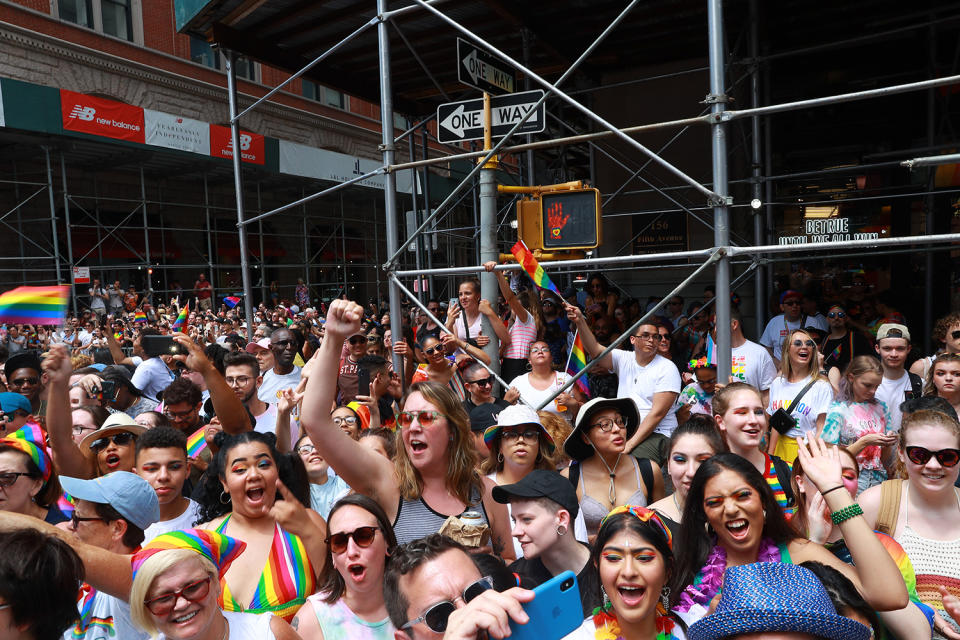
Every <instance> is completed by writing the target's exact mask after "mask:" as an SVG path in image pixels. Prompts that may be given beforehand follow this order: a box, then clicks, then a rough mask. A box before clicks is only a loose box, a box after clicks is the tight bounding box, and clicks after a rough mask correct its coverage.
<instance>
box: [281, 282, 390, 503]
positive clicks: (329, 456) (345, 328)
mask: <svg viewBox="0 0 960 640" xmlns="http://www.w3.org/2000/svg"><path fill="white" fill-rule="evenodd" d="M362 318H363V307H361V306H360V305H358V304H357V303H355V302H350V301H348V300H334V301H333V302H332V303H331V304H330V310H329V312H328V313H327V322H326V336H325V337H324V339H323V342H322V343H321V344H320V348H319V349H317V352H316V353H315V354H314V355H313V357H312V358H311V359H310V361H309V362H308V363H307V366H306V367H304V374H305V375H306V377H307V387H306V391H305V393H304V396H303V404H302V405H301V407H300V425H301V426H302V427H303V429H304V430H305V431H306V433H307V435H309V436H310V440H311V441H312V442H313V445H314V446H315V447H316V448H317V450H318V451H319V452H320V455H322V456H323V457H324V458H325V459H326V460H327V461H329V463H330V466H331V467H333V469H334V471H336V472H337V475H339V476H340V477H341V478H343V480H344V482H346V483H347V484H348V485H350V487H351V488H352V489H353V490H354V491H357V492H358V493H362V494H364V495H367V496H370V497H372V498H374V499H375V500H377V501H378V502H379V503H380V506H382V507H383V508H384V509H385V510H386V511H387V513H388V514H389V513H393V512H394V511H395V510H396V507H397V503H396V501H397V499H398V497H399V492H398V489H397V480H396V473H395V471H394V468H393V463H391V462H390V461H389V460H387V459H386V458H384V457H383V456H381V455H380V454H378V453H376V452H375V451H373V450H372V449H368V448H367V447H365V446H363V445H362V444H360V443H359V442H357V441H356V440H354V439H353V438H351V437H350V436H348V435H347V434H346V433H344V432H343V431H341V430H340V429H339V428H338V427H336V426H335V425H334V424H333V420H332V419H331V418H330V407H331V406H332V405H333V401H334V399H335V398H336V395H337V377H336V375H334V373H333V372H335V371H338V370H339V366H340V349H341V347H342V345H343V341H344V340H345V339H346V338H347V337H348V336H350V335H352V334H353V333H355V332H356V331H357V329H359V328H360V320H361V319H362Z"/></svg>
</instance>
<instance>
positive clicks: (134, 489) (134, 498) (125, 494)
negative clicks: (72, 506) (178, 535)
mask: <svg viewBox="0 0 960 640" xmlns="http://www.w3.org/2000/svg"><path fill="white" fill-rule="evenodd" d="M60 485H61V486H62V487H63V490H64V491H66V492H67V493H69V494H70V495H71V496H73V497H74V498H77V499H78V500H86V501H87V502H96V503H98V504H108V505H110V506H111V507H113V508H114V509H116V511H117V513H119V514H120V515H122V516H123V517H124V518H126V519H127V520H129V521H130V522H132V523H133V524H135V525H136V526H138V527H140V528H141V529H146V528H147V527H149V526H150V525H152V524H153V523H154V522H157V521H158V520H160V502H159V500H157V492H156V491H154V490H153V487H151V486H150V483H149V482H147V481H146V480H144V479H143V478H141V477H140V476H138V475H137V474H135V473H130V472H129V471H114V472H113V473H108V474H107V475H105V476H100V477H99V478H93V479H92V480H81V479H80V478H71V477H69V476H60Z"/></svg>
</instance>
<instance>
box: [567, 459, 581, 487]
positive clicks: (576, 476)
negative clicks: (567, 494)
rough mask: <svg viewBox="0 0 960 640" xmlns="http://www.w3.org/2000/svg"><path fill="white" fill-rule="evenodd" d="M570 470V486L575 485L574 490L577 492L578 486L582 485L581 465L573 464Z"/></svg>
mask: <svg viewBox="0 0 960 640" xmlns="http://www.w3.org/2000/svg"><path fill="white" fill-rule="evenodd" d="M568 468H569V469H570V474H569V478H570V484H572V485H573V490H574V491H576V490H577V485H578V484H580V463H578V462H571V463H570V466H569V467H568Z"/></svg>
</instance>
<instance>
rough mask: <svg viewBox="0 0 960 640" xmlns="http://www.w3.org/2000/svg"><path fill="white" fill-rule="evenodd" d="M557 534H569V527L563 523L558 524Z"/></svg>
mask: <svg viewBox="0 0 960 640" xmlns="http://www.w3.org/2000/svg"><path fill="white" fill-rule="evenodd" d="M557 535H558V536H565V535H567V528H566V527H565V526H563V525H562V524H558V525H557Z"/></svg>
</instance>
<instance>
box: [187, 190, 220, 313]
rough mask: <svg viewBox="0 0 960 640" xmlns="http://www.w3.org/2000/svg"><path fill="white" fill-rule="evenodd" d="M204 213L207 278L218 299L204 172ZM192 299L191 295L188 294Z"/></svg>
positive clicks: (211, 295)
mask: <svg viewBox="0 0 960 640" xmlns="http://www.w3.org/2000/svg"><path fill="white" fill-rule="evenodd" d="M203 214H204V218H206V221H207V272H208V274H209V275H207V278H208V279H209V282H210V297H211V298H213V299H214V300H216V299H217V285H216V280H215V279H214V274H213V256H214V253H213V230H212V229H211V228H210V192H209V190H208V186H207V174H206V172H204V174H203ZM188 282H189V280H188ZM187 299H188V300H189V299H190V296H189V295H188V296H187ZM183 302H184V301H183V300H179V303H180V306H181V307H182V306H183Z"/></svg>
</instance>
